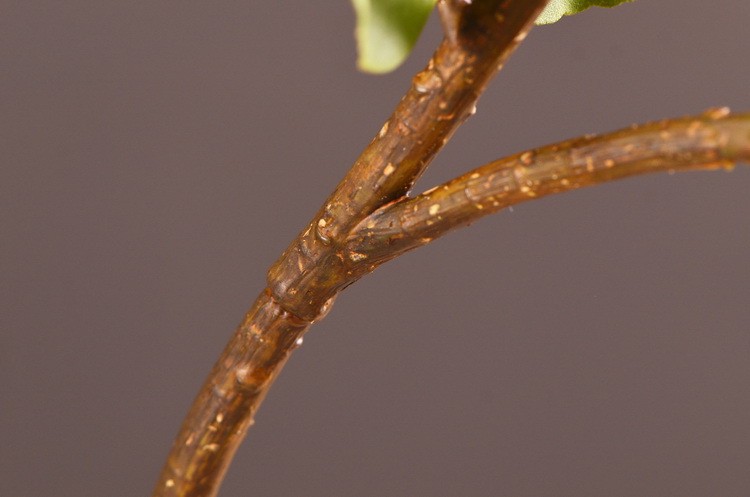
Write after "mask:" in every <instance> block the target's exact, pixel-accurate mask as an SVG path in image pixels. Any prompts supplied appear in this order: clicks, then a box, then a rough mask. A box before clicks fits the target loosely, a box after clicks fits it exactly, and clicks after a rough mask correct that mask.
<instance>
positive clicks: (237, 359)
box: [153, 292, 311, 497]
mask: <svg viewBox="0 0 750 497" xmlns="http://www.w3.org/2000/svg"><path fill="white" fill-rule="evenodd" d="M310 324H311V323H309V322H306V321H302V320H300V319H298V318H296V317H295V316H292V315H291V314H289V313H288V312H286V311H284V310H283V309H281V307H279V305H278V304H277V303H276V302H274V301H273V299H272V298H271V296H270V294H268V293H267V292H264V293H262V294H261V295H260V296H259V297H258V299H257V300H256V302H255V304H254V305H253V307H252V308H251V309H250V310H249V311H248V313H247V314H246V315H245V319H243V321H242V323H240V325H239V326H238V327H237V330H236V331H235V333H234V335H233V336H232V339H231V340H230V341H229V343H228V344H227V346H226V348H225V349H224V352H222V354H221V356H219V359H218V360H217V361H216V364H215V365H214V368H213V370H212V371H211V374H210V375H209V376H208V379H207V380H206V382H205V383H204V385H203V387H202V388H201V390H200V392H199V393H198V397H197V398H196V399H195V401H194V402H193V406H192V407H191V408H190V412H189V413H188V415H187V417H186V418H185V421H184V422H183V424H182V427H181V428H180V433H179V434H178V435H177V438H176V439H175V441H174V444H173V445H172V450H171V451H170V453H169V458H168V459H167V462H166V464H165V465H164V468H163V469H162V472H161V474H160V475H159V481H158V482H157V484H156V488H155V489H154V493H153V495H154V496H155V497H156V496H164V497H166V496H170V497H199V496H200V497H204V496H206V497H208V496H213V495H216V492H217V491H218V489H219V484H220V483H221V480H222V479H223V478H224V473H225V472H226V470H227V468H228V467H229V463H230V462H231V461H232V457H233V456H234V453H235V451H236V450H237V447H239V445H240V443H241V442H242V440H243V439H244V438H245V432H246V431H247V429H248V428H249V427H250V426H252V424H253V417H254V415H255V412H256V411H257V409H258V406H259V405H260V403H261V402H262V401H263V397H264V396H265V394H266V392H267V391H268V388H269V387H270V386H271V383H272V382H273V380H274V378H275V377H276V375H278V373H279V371H280V370H281V368H282V366H283V365H284V362H285V361H286V360H287V358H288V357H289V354H291V352H292V350H294V349H295V348H296V346H297V345H298V344H299V343H300V340H301V339H302V335H303V334H304V333H305V331H307V329H308V328H309V327H310Z"/></svg>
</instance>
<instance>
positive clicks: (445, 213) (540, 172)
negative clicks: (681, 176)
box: [348, 109, 750, 265]
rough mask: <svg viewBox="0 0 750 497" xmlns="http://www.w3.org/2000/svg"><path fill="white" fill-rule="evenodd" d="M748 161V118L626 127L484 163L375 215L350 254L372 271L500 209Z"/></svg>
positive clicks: (722, 115)
mask: <svg viewBox="0 0 750 497" xmlns="http://www.w3.org/2000/svg"><path fill="white" fill-rule="evenodd" d="M740 161H742V162H750V114H737V115H729V113H728V109H717V110H712V111H709V112H707V113H705V114H704V115H701V116H698V117H690V118H682V119H673V120H665V121H661V122H658V123H651V124H645V125H642V126H631V127H630V128H627V129H624V130H621V131H617V132H614V133H610V134H607V135H603V136H593V137H584V138H578V139H575V140H570V141H567V142H563V143H559V144H556V145H550V146H547V147H543V148H539V149H536V150H532V151H528V152H524V153H521V154H517V155H513V156H510V157H507V158H504V159H500V160H497V161H494V162H491V163H489V164H487V165H485V166H482V167H480V168H478V169H475V170H473V171H470V172H468V173H466V174H464V175H462V176H460V177H458V178H456V179H454V180H451V181H449V182H448V183H445V184H443V185H440V186H438V187H436V188H433V189H432V190H430V191H427V192H425V193H423V194H421V195H419V196H417V197H414V198H404V199H402V200H401V201H398V202H396V203H393V204H390V205H388V206H385V207H383V208H382V209H380V210H378V211H376V212H374V213H373V214H372V215H370V216H369V217H368V218H366V219H364V220H363V221H362V222H361V223H360V225H359V226H358V227H357V228H356V229H355V230H354V231H353V232H352V234H351V235H350V237H349V241H348V249H349V251H350V253H349V256H350V257H355V258H358V259H362V260H368V261H370V263H371V264H372V265H378V264H381V263H383V262H385V261H386V260H390V259H393V258H394V257H397V256H399V255H400V254H402V253H404V252H406V251H408V250H411V249H414V248H416V247H419V246H422V245H425V244H427V243H429V242H431V241H432V240H434V239H436V238H438V237H440V236H443V235H444V234H446V233H448V232H450V231H452V230H454V229H456V228H460V227H463V226H466V225H468V224H470V223H472V222H473V221H475V220H477V219H479V218H481V217H484V216H486V215H488V214H492V213H493V212H497V211H498V210H500V209H503V208H505V207H508V206H511V205H515V204H518V203H521V202H526V201H528V200H533V199H535V198H538V197H542V196H545V195H550V194H553V193H560V192H565V191H568V190H573V189H576V188H581V187H584V186H593V185H598V184H601V183H605V182H607V181H612V180H616V179H620V178H625V177H629V176H635V175H639V174H645V173H653V172H659V171H670V172H676V171H684V170H693V169H717V168H725V169H727V168H731V167H732V166H733V165H734V163H735V162H740Z"/></svg>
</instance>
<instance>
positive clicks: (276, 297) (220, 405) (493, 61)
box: [153, 0, 548, 497]
mask: <svg viewBox="0 0 750 497" xmlns="http://www.w3.org/2000/svg"><path fill="white" fill-rule="evenodd" d="M446 1H451V2H452V3H453V4H458V3H461V2H455V1H453V0H443V2H442V3H446ZM547 1H548V0H482V1H475V2H473V3H472V2H463V4H464V5H462V6H461V8H460V9H448V11H446V12H444V13H443V15H444V19H449V20H450V22H451V23H452V24H451V25H452V26H453V27H454V28H455V29H454V30H453V31H452V32H450V33H447V35H446V38H445V40H444V41H443V43H442V44H441V45H440V47H439V48H438V49H437V51H436V52H435V55H434V56H433V57H432V59H431V60H430V62H429V64H428V65H427V68H426V69H425V70H424V71H422V72H420V73H419V74H417V75H416V76H415V77H414V80H413V82H412V86H411V88H410V89H409V91H408V93H407V94H406V96H404V98H403V99H402V101H401V103H400V104H399V105H398V107H397V108H396V110H395V111H394V113H393V115H392V116H391V117H390V119H389V120H388V121H387V122H386V124H385V125H384V126H383V128H382V129H381V130H380V132H379V133H378V134H377V136H376V137H375V139H374V140H373V141H372V142H371V143H370V145H368V147H367V148H366V149H365V151H364V152H363V153H362V155H361V156H360V158H359V159H358V160H357V162H356V163H355V164H354V166H353V167H352V169H351V170H350V171H349V173H348V174H347V175H346V177H345V178H344V179H343V180H342V182H341V183H340V184H339V185H338V187H337V188H336V190H335V191H334V192H333V194H331V196H330V197H329V198H328V200H327V201H326V203H325V204H324V207H323V208H322V209H321V210H320V211H319V212H318V213H317V214H316V215H315V217H314V218H313V220H312V221H311V223H310V224H309V226H308V227H307V228H306V229H305V230H304V231H303V232H302V233H301V234H300V235H299V236H298V237H297V239H296V240H295V241H294V242H292V244H291V245H290V246H289V248H288V249H287V250H286V251H285V252H284V254H283V255H282V256H281V258H280V259H279V260H278V261H277V262H276V264H274V266H273V267H272V268H271V270H270V271H269V273H268V289H267V290H266V291H265V292H264V293H263V294H261V296H260V297H259V298H258V300H257V301H256V303H255V304H254V306H253V308H252V309H251V310H250V311H249V312H248V314H247V315H246V317H245V320H244V321H243V323H242V324H241V325H240V327H239V328H238V329H237V331H236V332H235V334H234V336H233V338H232V339H231V341H230V342H229V344H228V345H227V347H226V349H225V350H224V352H223V353H222V355H221V357H220V358H219V360H218V361H217V363H216V365H215V366H214V369H213V370H212V372H211V373H210V375H209V377H208V379H207V380H206V383H205V384H204V386H203V388H202V390H201V391H200V393H199V394H198V397H197V398H196V400H195V401H194V403H193V406H192V407H191V409H190V412H189V413H188V416H187V418H186V419H185V421H184V423H183V425H182V428H181V431H180V433H179V435H178V436H177V439H176V440H175V442H174V444H173V446H172V451H171V452H170V455H169V458H168V461H167V464H166V465H165V467H164V469H163V470H162V473H161V476H160V478H159V481H158V483H157V486H156V488H155V490H154V493H153V496H154V497H167V496H179V497H210V496H214V495H216V493H217V492H218V488H219V484H220V483H221V479H222V477H223V475H224V472H225V471H226V469H227V467H228V465H229V463H230V462H231V459H232V456H233V455H234V451H235V450H236V448H237V447H238V445H239V443H240V442H241V441H242V439H243V438H244V434H245V431H246V430H247V428H248V427H249V426H250V425H251V424H252V419H253V415H254V413H255V411H256V410H257V408H258V406H259V405H260V403H261V401H262V400H263V397H264V395H265V393H266V391H267V390H268V388H269V386H270V384H271V382H272V380H273V378H274V377H275V376H276V375H277V374H278V373H279V371H280V369H281V367H282V366H283V364H284V362H285V361H286V359H287V357H288V356H289V354H290V353H291V351H292V350H293V349H294V348H295V346H296V344H297V340H298V339H299V338H301V337H302V334H303V333H304V332H305V331H306V330H307V329H308V327H309V326H310V324H311V323H312V322H313V321H315V320H316V319H320V318H321V317H322V316H323V315H324V314H325V312H327V309H328V308H330V305H331V302H332V301H333V298H334V297H335V296H336V294H337V293H338V292H339V291H340V290H341V289H342V288H344V287H345V286H347V285H348V284H350V283H352V282H353V281H354V280H355V279H356V278H357V277H358V276H357V274H361V271H359V269H360V268H362V267H364V264H362V263H359V262H358V261H355V260H354V259H347V258H345V257H344V255H343V254H344V251H345V247H344V242H345V240H346V238H347V235H348V234H349V232H350V231H351V229H352V228H354V226H356V225H357V224H358V222H359V221H360V220H361V219H363V218H365V217H366V216H367V215H369V214H370V213H371V212H373V211H374V210H376V209H377V208H378V207H380V206H382V205H384V204H385V203H387V202H390V201H391V200H393V199H396V198H399V197H402V196H403V195H405V194H406V192H407V191H408V190H409V189H410V188H411V186H412V185H413V184H414V181H416V179H417V178H418V177H419V175H420V174H421V173H422V172H423V171H424V169H425V168H426V167H427V165H428V164H429V163H430V161H431V159H432V157H433V156H434V155H435V154H436V153H437V152H438V150H440V148H441V147H442V146H443V145H444V144H445V142H446V141H447V140H448V138H449V137H450V135H451V134H452V133H453V131H454V130H455V129H456V128H457V127H458V126H459V125H460V124H461V123H462V122H463V121H464V120H465V118H466V117H468V116H469V115H471V114H472V113H473V109H474V105H475V103H476V100H477V98H478V97H479V95H480V94H481V93H482V91H483V90H484V88H485V86H486V84H487V83H488V81H489V79H490V78H491V76H492V75H493V74H495V73H496V72H497V70H498V69H499V67H500V65H501V64H502V63H503V62H504V61H505V60H506V59H507V58H508V57H509V56H510V54H511V53H512V52H513V50H514V49H515V47H516V46H517V45H518V44H519V43H520V42H521V41H522V40H523V38H524V37H525V36H526V33H527V31H528V30H529V29H530V27H531V23H532V21H533V20H534V18H535V17H536V16H537V14H538V13H539V12H540V11H541V9H542V8H543V7H544V6H545V5H546V4H547ZM441 9H445V6H442V7H441ZM441 12H442V11H441ZM452 29H453V28H452ZM355 269H357V270H358V271H355Z"/></svg>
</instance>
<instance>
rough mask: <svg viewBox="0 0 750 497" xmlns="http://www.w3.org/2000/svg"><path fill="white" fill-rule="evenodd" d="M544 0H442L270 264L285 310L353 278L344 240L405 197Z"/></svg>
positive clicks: (323, 297)
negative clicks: (375, 119)
mask: <svg viewBox="0 0 750 497" xmlns="http://www.w3.org/2000/svg"><path fill="white" fill-rule="evenodd" d="M546 4H547V0H483V1H474V2H465V1H463V0H461V1H456V0H443V1H441V2H440V3H439V7H440V9H441V15H442V18H443V21H444V25H446V31H447V34H446V37H445V39H444V40H443V42H442V43H441V44H440V46H439V47H438V49H437V51H436V52H435V54H434V55H433V56H432V58H431V59H430V61H429V63H428V64H427V67H426V68H425V69H424V70H423V71H422V72H420V73H419V74H417V75H416V76H414V79H413V81H412V85H411V88H410V89H409V91H408V92H407V93H406V95H405V96H404V97H403V98H402V100H401V102H400V103H399V104H398V106H397V107H396V109H395V111H394V112H393V114H392V115H391V117H390V118H389V119H388V121H386V123H385V124H384V125H383V127H382V128H381V130H380V132H379V133H378V134H377V135H376V136H375V138H374V139H373V140H372V142H370V144H369V145H368V146H367V148H365V150H364V151H363V152H362V154H361V155H360V157H359V158H358V159H357V161H356V162H355V163H354V165H353V166H352V168H351V170H350V171H349V172H348V173H347V175H346V176H345V177H344V179H343V180H342V181H341V183H339V185H338V186H337V187H336V189H335V190H334V192H333V193H332V194H331V196H330V197H329V198H328V200H327V201H326V202H325V204H324V205H323V207H322V208H321V210H320V211H319V212H318V213H317V214H316V215H315V217H314V218H313V219H312V221H311V222H310V224H309V225H308V226H307V228H306V229H305V231H303V232H302V233H301V234H300V235H299V236H298V237H297V239H296V240H295V241H294V242H292V244H291V245H290V246H289V248H287V250H286V251H285V252H284V254H283V255H282V257H281V258H280V259H279V260H278V261H277V262H276V263H275V264H274V266H273V267H272V268H271V270H270V271H269V273H268V284H269V288H270V289H271V291H272V292H273V295H274V297H275V298H276V300H277V301H278V302H279V303H281V305H282V306H283V307H284V308H285V309H287V310H288V311H290V312H292V313H294V314H296V315H297V316H300V317H303V318H305V319H308V320H313V319H315V317H316V315H317V314H318V312H319V309H320V308H321V307H322V306H323V305H325V303H326V302H327V301H329V299H331V298H333V297H334V296H335V295H336V294H337V293H338V292H339V291H340V290H341V289H342V288H344V287H346V286H347V285H349V284H350V283H352V282H353V281H354V279H356V278H352V274H353V272H352V270H351V268H350V267H348V264H349V263H350V261H348V260H345V259H344V258H343V257H342V244H343V242H344V241H345V239H346V237H347V236H348V234H349V233H350V232H351V230H352V229H353V228H354V226H356V225H357V224H358V223H359V221H360V220H362V219H363V218H364V217H366V216H367V215H369V214H370V213H371V212H373V211H374V210H376V209H378V208H379V207H381V206H382V205H384V204H387V203H388V202H391V201H393V200H395V199H398V198H401V197H403V196H404V195H405V194H406V193H407V192H408V191H409V190H410V189H411V187H412V186H413V184H414V182H415V181H416V180H417V178H418V177H419V176H420V175H421V174H422V173H423V172H424V170H425V169H426V168H427V166H428V165H429V163H430V161H431V160H432V158H433V157H434V156H435V154H436V153H437V152H438V151H439V150H440V149H441V148H442V147H443V145H444V144H445V143H446V142H447V141H448V139H449V138H450V136H451V135H452V134H453V132H454V131H455V130H456V128H457V127H458V126H459V125H461V123H463V121H464V120H465V119H466V118H467V117H468V116H470V115H471V114H473V112H474V109H475V104H476V101H477V99H478V98H479V95H480V94H481V93H482V91H484V88H485V87H486V85H487V83H488V82H489V80H490V78H491V77H492V76H493V75H494V74H495V73H496V72H497V71H498V69H499V68H500V67H501V66H502V64H503V63H504V62H505V60H506V59H507V58H508V57H509V56H510V55H511V54H512V53H513V51H514V50H515V48H516V47H517V46H518V44H519V43H520V42H521V41H523V39H524V38H525V37H526V33H527V32H528V30H529V29H530V28H531V26H532V24H533V21H534V19H535V18H536V17H537V15H538V14H539V12H540V11H541V9H542V8H543V7H544V6H545V5H546Z"/></svg>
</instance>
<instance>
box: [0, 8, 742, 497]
mask: <svg viewBox="0 0 750 497" xmlns="http://www.w3.org/2000/svg"><path fill="white" fill-rule="evenodd" d="M748 20H750V3H748V2H747V1H746V0H720V1H717V2H705V1H703V2H689V1H685V0H641V1H639V2H636V3H635V4H632V5H628V6H625V7H621V8H620V9H618V10H616V11H612V12H607V11H604V10H601V11H599V10H597V11H591V12H588V13H586V14H583V15H580V16H578V17H576V18H571V19H568V20H566V21H564V22H562V23H560V24H558V25H555V26H551V27H546V28H539V29H536V30H534V31H533V32H532V33H531V35H530V36H529V38H528V40H527V42H526V43H525V44H524V45H523V46H522V47H521V49H520V50H519V51H518V53H517V54H516V57H515V58H513V59H512V61H511V62H510V63H509V64H508V65H507V67H506V69H505V71H504V72H503V74H502V76H501V77H500V78H499V79H498V80H496V82H495V84H494V85H493V86H492V87H491V89H490V90H489V91H488V93H487V94H486V95H485V97H484V98H483V99H482V100H481V101H480V105H479V112H478V114H477V115H476V116H475V117H474V118H472V119H471V120H470V122H469V123H468V124H467V125H466V126H465V127H464V128H463V129H462V130H461V131H460V132H459V133H458V134H457V135H456V137H455V139H454V141H453V142H452V143H451V144H450V145H449V147H448V148H447V149H446V150H445V152H444V154H442V156H441V157H440V158H439V159H438V160H437V161H436V163H435V165H434V168H433V169H432V170H431V171H430V173H429V174H428V175H427V176H426V177H425V178H424V180H423V181H422V182H421V183H420V185H419V186H420V189H426V188H427V187H429V186H431V185H432V184H434V183H436V182H439V181H443V180H445V179H448V178H450V177H452V176H455V175H456V174H458V173H459V172H461V171H464V170H466V169H468V168H470V167H474V166H477V165H480V164H482V163H484V162H486V161H488V160H490V159H493V158H496V157H499V156H501V155H503V154H508V153H512V152H517V151H520V150H523V149H525V148H529V147H533V146H537V145H542V144H546V143H549V142H553V141H557V140H561V139H565V138H569V137H572V136H576V135H580V134H583V133H588V132H597V131H608V130H613V129H617V128H620V127H623V126H626V125H628V124H630V123H632V122H640V121H646V120H651V119H657V118H661V117H666V116H678V115H684V114H689V113H697V112H700V111H702V110H703V109H705V108H707V107H711V106H717V105H730V106H732V107H733V108H735V109H737V110H748V109H750V94H749V93H748V87H749V84H748V81H749V80H750V78H749V77H750V69H748V50H749V49H750V41H748V37H747V26H748ZM352 29H353V15H352V12H351V9H350V7H349V5H348V4H347V3H346V2H343V1H340V2H252V1H249V0H242V1H225V2H203V1H193V0H182V1H179V2H177V1H156V2H154V1H131V2H101V1H97V2H94V1H80V0H68V1H59V0H54V1H53V0H46V1H45V0H39V1H16V0H5V1H4V2H2V8H1V13H0V62H1V64H0V116H1V118H0V152H1V154H0V163H1V164H2V168H1V169H0V174H2V178H1V181H0V189H1V192H0V202H1V204H0V205H1V208H0V222H1V223H2V225H1V226H2V235H1V237H2V238H1V239H0V252H1V253H0V256H1V258H0V264H2V279H1V280H0V288H1V289H2V295H0V297H1V298H0V306H1V309H2V312H1V313H0V319H2V322H1V323H0V324H1V326H2V328H1V334H0V340H2V343H1V344H0V345H1V346H0V403H1V405H0V406H1V408H0V465H1V466H0V476H1V477H0V495H3V496H8V497H11V496H13V497H36V496H39V497H41V496H49V495H61V496H63V495H64V496H74V495H75V496H78V495H80V496H83V495H87V496H105V495H106V496H113V497H117V496H123V497H124V496H133V495H148V493H149V492H150V490H151V486H152V484H153V483H154V481H155V478H156V474H157V472H158V470H159V468H160V466H161V464H162V461H163V459H164V457H165V455H166V452H167V449H168V446H169V444H170V442H171V439H172V437H173V436H174V435H175V433H176V431H177V428H178V425H179V423H180V420H181V419H182V416H183V415H184V413H185V411H186V409H187V407H188V405H189V403H190V401H191V400H192V397H193V395H194V394H195V393H196V391H197V388H198V386H199V384H200V383H201V381H202V379H203V378H204V376H205V374H206V372H207V371H208V369H209V367H210V365H211V364H212V362H213V360H214V358H215V357H216V356H217V354H218V352H219V350H220V349H221V348H222V347H223V345H224V343H225V341H226V339H227V338H228V336H229V333H230V332H231V330H232V329H233V328H234V326H235V325H236V323H238V322H239V319H240V317H241V316H242V314H243V312H244V310H245V308H246V307H247V305H248V304H249V303H250V301H251V300H252V298H253V297H254V296H255V294H256V293H257V292H258V291H259V290H260V289H261V288H262V285H263V281H264V272H265V269H266V268H267V267H268V266H269V264H271V262H273V260H274V259H275V258H276V256H277V255H278V254H279V253H280V252H281V250H282V249H283V248H284V247H285V246H286V245H287V243H288V242H289V240H290V239H291V238H292V237H293V236H294V235H295V234H296V233H297V231H298V230H299V229H300V228H301V227H302V226H303V225H304V223H305V222H306V221H307V219H308V218H309V216H310V215H311V214H312V213H313V211H314V210H315V209H316V208H317V207H318V205H319V204H320V203H321V202H322V200H323V198H324V197H325V195H326V194H327V193H328V192H329V191H330V189H331V188H332V187H333V186H334V184H335V183H336V182H337V180H338V179H339V178H340V176H341V175H342V174H343V172H344V171H345V170H346V169H347V167H348V165H349V164H350V163H351V162H352V160H353V159H354V158H355V157H356V155H357V153H358V151H359V150H360V149H361V148H362V147H363V146H364V145H365V144H366V143H367V142H368V141H369V139H370V137H371V136H373V135H374V133H375V132H376V131H377V130H378V129H379V128H380V125H381V124H382V122H383V120H384V119H385V117H386V116H387V115H388V114H389V112H390V109H391V108H392V107H393V105H394V104H395V103H396V102H397V100H398V98H399V97H400V94H401V93H402V92H403V91H404V90H405V89H406V87H407V85H408V78H409V77H410V74H412V73H413V72H414V71H416V70H417V69H419V68H420V67H421V66H422V65H423V64H424V61H425V60H426V57H427V55H428V54H429V52H430V51H431V48H432V47H433V46H434V45H435V44H436V42H437V40H438V39H439V27H438V24H437V22H436V19H432V20H431V22H430V24H429V26H428V28H427V32H426V35H425V37H424V38H423V39H422V40H421V41H420V44H419V47H418V50H417V53H416V54H415V55H414V56H413V57H412V58H411V59H410V60H409V63H408V64H407V66H406V67H404V68H402V69H400V70H399V71H397V72H396V73H395V74H392V75H389V76H385V77H374V76H366V75H362V74H359V73H357V72H356V71H355V70H354V43H353V40H352V35H351V33H352ZM748 188H750V172H749V171H747V170H746V169H744V168H740V169H738V170H737V171H735V172H734V173H733V174H723V173H693V174H687V175H676V176H668V175H662V176H652V177H644V178H638V179H634V180H629V181H624V182H620V183H616V184H611V185H607V186H604V187H600V188H595V189H590V190H585V191H580V192H576V193H572V194H567V195H561V196H557V197H553V198H546V199H543V200H541V201H538V202H533V203H529V204H525V205H522V206H519V207H517V208H516V209H515V210H514V211H513V212H504V213H502V214H500V215H497V216H494V217H492V218H490V219H487V220H484V221H482V222H480V223H478V224H477V225H475V226H473V227H471V228H469V229H467V230H465V231H463V232H461V233H458V234H454V235H453V236H449V237H448V238H446V239H444V240H441V241H439V242H437V243H435V244H434V245H432V246H430V247H428V248H425V249H422V250H420V251H418V252H415V253H412V254H409V255H408V256H406V257H403V258H402V259H400V260H398V261H395V262H393V263H391V264H389V265H387V266H386V267H383V268H382V269H380V270H378V271H376V273H375V274H373V275H372V276H370V277H368V278H366V279H365V280H363V281H362V282H360V283H359V284H357V285H355V286H354V287H353V288H351V289H350V290H349V291H347V292H346V293H345V294H344V295H343V296H342V297H341V298H340V299H339V301H338V302H337V305H336V306H335V307H334V309H333V312H332V313H331V314H330V315H329V317H328V318H327V319H326V320H325V321H324V322H323V323H321V324H320V325H318V326H316V327H315V328H314V329H313V330H312V331H311V333H310V334H309V335H308V336H307V337H306V341H305V345H304V346H303V347H302V348H301V349H300V350H299V351H298V352H297V353H296V354H295V356H294V357H293V358H292V360H291V361H290V363H289V364H288V366H287V368H286V370H285V371H284V373H283V374H282V376H281V377H280V379H279V380H278V381H277V383H276V385H275V386H274V388H273V389H272V391H271V394H270V396H269V398H268V399H267V402H266V403H265V405H264V406H263V409H262V410H261V412H260V414H259V416H258V418H257V424H256V426H255V428H254V429H253V430H252V431H251V433H250V436H249V437H248V440H247V442H246V444H245V445H244V446H243V447H242V449H241V451H240V453H239V454H238V457H237V459H236V461H235V463H234V465H233V467H232V468H231V470H230V472H229V476H228V478H227V481H226V484H225V486H224V489H223V492H222V496H223V497H230V496H246V495H260V496H290V495H304V496H331V495H357V496H382V495H392V496H413V495H430V496H456V495H471V496H480V495H486V496H491V495H509V496H511V495H512V496H592V497H593V496H603V495H606V496H643V495H663V496H667V495H669V496H672V495H680V496H738V497H740V496H747V495H750V471H748V467H750V423H748V410H750V388H748V386H749V385H748V384H749V382H750V362H748V357H749V355H750V354H749V353H750V332H749V330H748V327H749V326H748V323H750V310H749V309H748V289H749V288H750V265H749V264H748V251H747V247H748V242H749V241H750V223H748V219H749V218H750V200H749V199H748V195H747V191H748Z"/></svg>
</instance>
